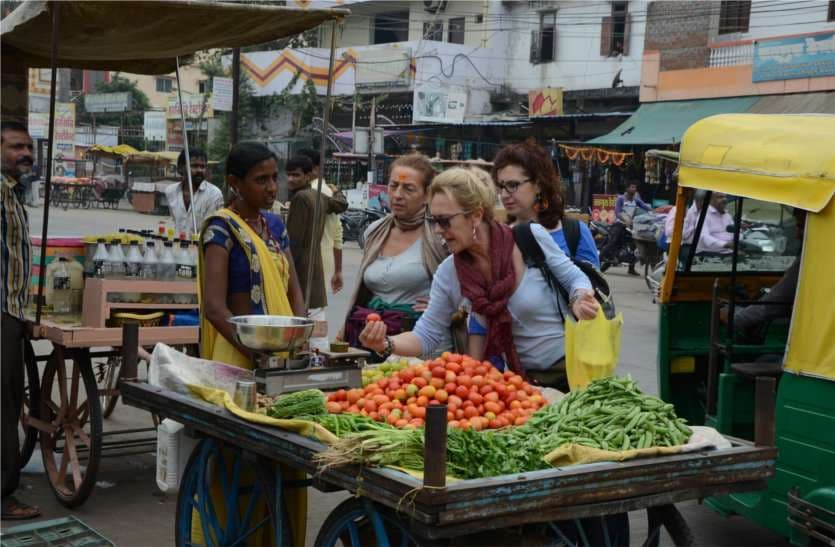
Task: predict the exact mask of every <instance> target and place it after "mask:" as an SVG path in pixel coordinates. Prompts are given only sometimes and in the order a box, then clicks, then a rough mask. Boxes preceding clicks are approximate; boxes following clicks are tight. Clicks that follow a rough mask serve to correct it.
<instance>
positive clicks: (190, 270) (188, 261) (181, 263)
mask: <svg viewBox="0 0 835 547" xmlns="http://www.w3.org/2000/svg"><path fill="white" fill-rule="evenodd" d="M176 260H177V281H188V282H192V281H194V278H195V277H196V270H197V268H196V267H195V264H194V261H193V260H192V258H191V252H190V251H189V243H188V241H186V240H182V241H181V242H180V248H179V249H178V250H177V255H176ZM174 302H175V303H176V304H190V303H191V295H190V294H185V293H182V294H175V295H174Z"/></svg>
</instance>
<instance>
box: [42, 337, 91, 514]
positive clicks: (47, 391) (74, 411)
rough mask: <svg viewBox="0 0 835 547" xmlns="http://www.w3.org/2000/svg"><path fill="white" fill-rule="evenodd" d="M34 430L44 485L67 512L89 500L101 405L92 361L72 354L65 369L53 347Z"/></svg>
mask: <svg viewBox="0 0 835 547" xmlns="http://www.w3.org/2000/svg"><path fill="white" fill-rule="evenodd" d="M40 418H41V419H40V420H37V421H30V424H32V425H34V426H35V427H36V428H37V429H38V430H39V436H40V440H41V453H42V455H43V463H44V467H45V468H46V472H47V475H48V477H49V485H50V487H51V488H52V491H53V493H54V494H55V496H56V497H57V498H58V501H60V502H61V504H62V505H64V506H65V507H68V508H70V509H72V508H73V507H78V506H79V505H81V504H82V503H84V501H85V500H86V499H87V498H88V497H89V496H90V493H91V492H92V490H93V486H94V485H95V483H96V475H97V473H98V469H99V459H100V458H101V443H102V426H101V406H100V405H99V398H98V396H97V394H96V378H95V376H94V374H93V368H92V363H91V362H90V359H89V357H87V356H85V355H84V354H76V355H73V358H72V359H71V360H70V364H69V366H68V365H67V362H66V360H65V359H64V353H63V351H62V349H61V348H59V347H56V348H55V349H54V350H53V352H52V355H51V356H50V358H49V361H48V362H47V365H46V370H44V375H43V383H42V385H41V401H40Z"/></svg>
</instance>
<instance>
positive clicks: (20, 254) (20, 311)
mask: <svg viewBox="0 0 835 547" xmlns="http://www.w3.org/2000/svg"><path fill="white" fill-rule="evenodd" d="M0 147H2V161H3V164H2V174H3V180H2V218H1V219H0V220H2V236H3V241H2V255H3V256H2V270H3V280H2V298H0V303H2V306H3V325H2V341H1V342H2V361H0V367H2V383H3V387H2V397H1V398H0V401H2V407H3V408H2V410H3V413H2V417H0V419H2V437H0V444H2V480H3V514H2V519H3V520H20V519H30V518H35V517H37V516H39V515H40V514H41V513H40V511H39V510H38V508H37V507H33V506H31V505H27V504H25V503H23V502H21V501H19V500H18V499H17V498H15V497H14V496H13V495H12V494H14V493H15V490H17V487H18V485H19V483H20V439H19V438H18V431H17V424H18V422H19V420H20V411H21V409H22V407H23V397H24V374H25V368H24V365H23V347H24V346H23V344H25V343H27V342H26V338H27V337H26V323H25V322H24V321H25V317H24V310H25V309H26V304H27V301H28V295H29V279H30V276H31V273H32V246H31V244H30V242H29V218H28V216H27V214H26V209H25V208H24V207H23V196H24V192H25V189H24V188H23V184H22V183H21V179H22V178H23V177H24V176H25V175H27V174H28V173H29V172H30V171H31V170H32V163H33V162H32V151H33V150H34V147H33V145H32V137H30V136H29V131H28V130H27V129H26V127H25V126H24V125H22V124H19V123H15V122H3V124H2V129H0Z"/></svg>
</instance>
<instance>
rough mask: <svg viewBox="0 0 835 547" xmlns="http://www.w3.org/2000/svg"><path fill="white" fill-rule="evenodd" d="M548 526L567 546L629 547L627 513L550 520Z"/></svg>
mask: <svg viewBox="0 0 835 547" xmlns="http://www.w3.org/2000/svg"><path fill="white" fill-rule="evenodd" d="M548 527H549V529H550V532H551V533H552V534H553V536H554V537H555V538H556V539H558V540H560V541H561V542H562V544H564V545H566V546H568V547H598V546H599V547H629V514H628V513H618V514H616V515H606V516H602V517H588V518H584V519H574V520H564V521H559V522H551V523H549V524H548Z"/></svg>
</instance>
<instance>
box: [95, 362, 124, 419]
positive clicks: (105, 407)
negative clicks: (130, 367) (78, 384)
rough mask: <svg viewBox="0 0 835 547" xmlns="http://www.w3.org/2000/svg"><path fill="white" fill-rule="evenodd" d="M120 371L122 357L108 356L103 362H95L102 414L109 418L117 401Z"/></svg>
mask: <svg viewBox="0 0 835 547" xmlns="http://www.w3.org/2000/svg"><path fill="white" fill-rule="evenodd" d="M121 371H122V358H121V357H119V356H115V355H113V356H110V357H108V358H107V362H105V363H97V364H96V382H97V383H98V389H99V402H100V404H101V409H102V416H103V417H104V418H109V417H110V415H111V414H113V410H114V409H115V408H116V403H117V402H118V401H119V375H120V373H121Z"/></svg>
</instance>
